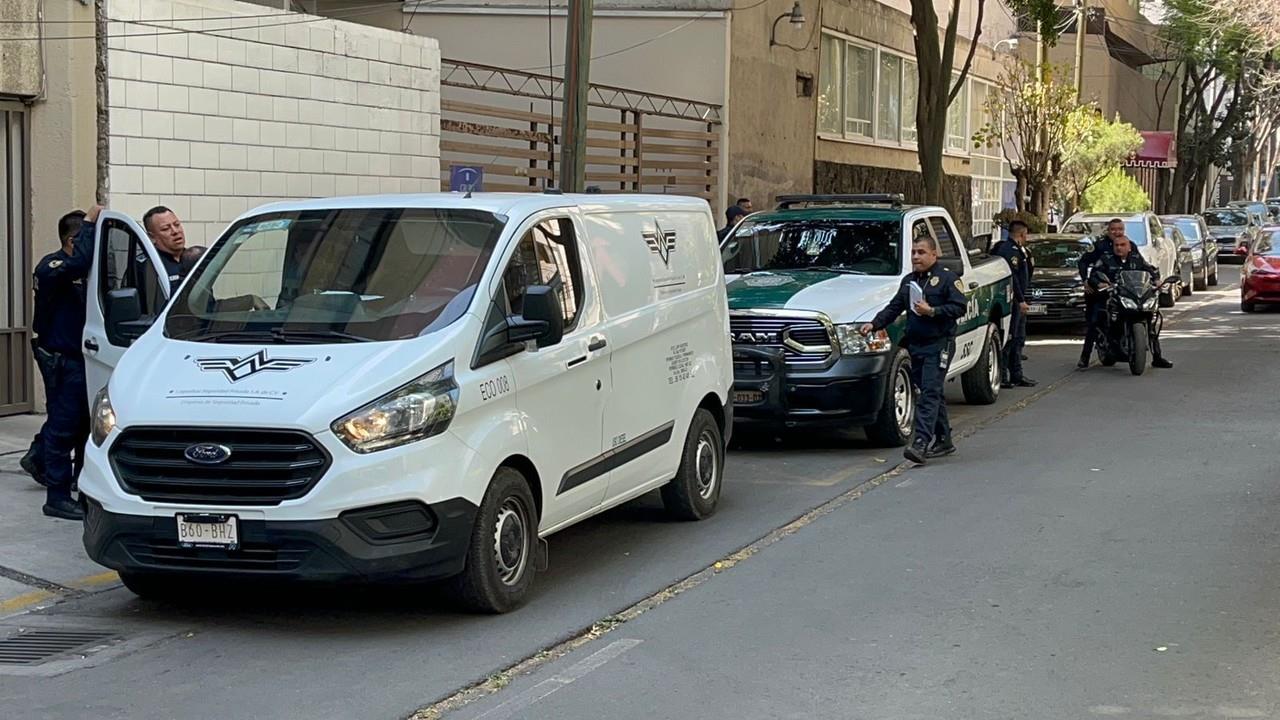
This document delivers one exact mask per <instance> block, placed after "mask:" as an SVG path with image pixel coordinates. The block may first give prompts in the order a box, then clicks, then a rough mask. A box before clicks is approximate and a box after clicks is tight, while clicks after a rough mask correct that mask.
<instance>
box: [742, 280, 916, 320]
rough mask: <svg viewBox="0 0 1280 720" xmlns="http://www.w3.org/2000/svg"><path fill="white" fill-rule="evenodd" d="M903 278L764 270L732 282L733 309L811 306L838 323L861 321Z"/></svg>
mask: <svg viewBox="0 0 1280 720" xmlns="http://www.w3.org/2000/svg"><path fill="white" fill-rule="evenodd" d="M900 281H901V278H898V277H891V276H885V275H845V274H840V273H830V272H821V271H787V270H761V271H758V272H753V273H749V274H747V275H743V276H741V277H738V278H737V279H735V280H734V281H733V282H731V283H729V286H728V291H729V311H730V312H733V311H735V310H757V309H759V310H765V309H768V310H810V311H816V312H823V313H826V314H827V316H828V317H829V318H830V319H831V321H832V322H836V323H851V322H860V321H863V320H866V319H869V318H870V317H871V316H872V315H874V314H875V313H876V312H878V311H879V310H880V309H881V308H883V307H884V306H885V305H886V304H887V303H888V302H889V300H890V299H891V298H892V297H893V295H894V293H895V292H897V290H898V284H899V282H900Z"/></svg>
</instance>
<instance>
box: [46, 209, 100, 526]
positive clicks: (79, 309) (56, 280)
mask: <svg viewBox="0 0 1280 720" xmlns="http://www.w3.org/2000/svg"><path fill="white" fill-rule="evenodd" d="M101 210H102V208H101V207H100V206H95V207H94V208H93V209H91V210H90V211H89V212H88V213H86V214H85V216H84V219H83V221H82V222H81V224H80V232H79V233H78V234H77V235H76V236H75V238H74V239H68V238H65V237H64V238H63V241H62V248H61V249H60V250H58V251H57V252H55V253H50V254H49V255H46V256H44V257H43V258H42V259H41V260H40V262H39V264H37V265H36V270H35V273H34V276H35V294H36V301H35V318H34V321H33V328H34V330H35V334H36V340H35V343H34V347H35V352H36V357H37V358H38V360H39V362H40V364H41V369H42V372H43V374H44V378H45V396H46V400H47V405H48V413H49V414H48V417H47V418H46V419H45V422H44V425H43V426H42V427H41V428H40V439H41V441H42V443H43V445H44V452H43V460H44V462H43V468H42V469H43V471H44V480H45V483H44V485H45V488H46V491H45V492H46V499H45V504H44V514H45V515H48V516H49V517H56V518H63V519H66V520H82V519H84V513H83V512H82V510H81V508H80V505H79V504H78V503H76V502H75V501H74V500H72V499H71V487H72V485H73V484H74V483H75V475H76V470H75V464H74V463H73V460H72V455H73V454H78V453H81V452H83V450H84V443H85V441H86V440H88V438H89V398H88V391H87V390H86V385H85V376H84V356H83V355H82V354H81V350H80V347H81V346H80V343H81V336H82V335H83V334H84V318H85V279H86V278H87V277H88V276H89V269H90V267H91V266H92V264H93V232H94V224H95V223H96V222H97V221H98V213H99V212H101ZM64 219H65V218H64ZM60 225H61V223H60Z"/></svg>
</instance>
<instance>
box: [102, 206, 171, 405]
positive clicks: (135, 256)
mask: <svg viewBox="0 0 1280 720" xmlns="http://www.w3.org/2000/svg"><path fill="white" fill-rule="evenodd" d="M86 282H87V283H88V287H86V288H85V299H86V301H87V302H86V307H85V323H84V357H85V373H86V375H87V377H86V378H85V379H86V380H87V381H88V388H89V401H90V402H92V400H93V397H94V396H95V395H97V394H98V391H99V390H101V389H102V388H103V386H104V385H106V384H107V380H108V379H109V378H110V377H111V372H112V371H113V370H115V368H116V364H117V363H119V362H120V358H121V356H123V355H124V351H125V350H126V349H127V348H128V347H129V345H131V344H132V343H133V341H134V340H135V339H137V338H138V337H140V336H141V335H142V333H144V332H146V330H147V328H148V327H150V326H151V323H152V322H154V321H155V318H156V316H157V315H159V314H160V311H161V310H163V309H164V306H165V304H166V303H167V302H168V301H169V279H168V276H167V275H166V274H165V272H164V264H163V263H161V262H160V255H159V253H157V252H156V249H155V248H154V247H153V246H152V245H151V240H150V238H148V237H147V233H146V231H144V230H143V229H142V228H141V227H140V226H139V225H138V223H136V222H134V220H133V218H131V217H129V216H127V215H124V214H123V213H118V212H114V211H112V210H103V211H102V213H101V214H100V215H99V216H98V226H97V228H95V230H94V236H93V270H92V271H91V272H90V273H89V277H88V278H87V280H86Z"/></svg>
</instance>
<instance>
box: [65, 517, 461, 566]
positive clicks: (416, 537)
mask: <svg viewBox="0 0 1280 720" xmlns="http://www.w3.org/2000/svg"><path fill="white" fill-rule="evenodd" d="M86 501H87V506H88V507H87V512H86V514H85V520H84V547H85V550H86V551H87V552H88V553H89V557H91V558H92V559H93V560H94V561H96V562H98V563H100V564H102V565H105V566H106V567H109V568H111V569H113V570H117V571H120V572H123V573H136V574H173V575H183V576H187V577H191V576H204V577H212V576H241V577H250V578H258V579H263V580H290V581H296V580H305V581H320V582H334V581H342V580H359V581H366V582H377V581H421V580H430V579H434V578H442V577H448V576H450V575H456V574H457V573H459V572H461V571H462V569H463V567H464V564H465V556H466V552H467V546H468V543H469V542H470V538H471V531H472V526H473V524H474V522H475V516H476V512H477V508H476V506H475V505H474V504H473V503H471V502H469V501H467V500H465V499H462V498H454V499H452V500H446V501H443V502H439V503H434V504H431V505H427V504H424V503H404V502H400V503H391V504H387V505H380V506H372V507H369V508H361V509H357V510H352V511H348V512H345V513H343V514H342V515H340V516H339V517H336V518H332V519H325V520H258V519H250V518H241V519H238V526H239V538H240V545H239V547H238V548H237V549H235V550H228V549H221V548H184V547H180V546H179V544H178V540H177V538H178V533H177V520H176V518H175V516H174V515H167V516H165V515H125V514H119V513H113V512H108V511H107V510H105V509H103V507H102V505H101V504H100V503H98V502H97V501H95V500H93V499H92V498H86ZM415 506H416V507H415ZM226 512H227V514H232V515H234V514H235V511H234V509H228V510H227V511H226ZM388 512H390V513H402V512H403V513H405V514H404V515H399V517H400V520H399V521H398V522H397V523H396V524H397V528H396V530H395V531H394V532H390V533H388V532H387V530H388V526H387V524H386V523H383V522H375V523H370V522H366V521H367V520H368V518H370V517H372V516H377V515H381V516H383V517H385V516H386V514H387V513H388Z"/></svg>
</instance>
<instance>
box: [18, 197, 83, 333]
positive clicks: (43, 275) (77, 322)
mask: <svg viewBox="0 0 1280 720" xmlns="http://www.w3.org/2000/svg"><path fill="white" fill-rule="evenodd" d="M92 265H93V223H90V222H85V223H83V224H82V225H81V226H80V234H79V235H77V236H76V239H75V241H74V242H72V245H71V253H70V254H68V253H66V252H65V251H63V250H58V251H57V252H55V253H50V254H48V255H45V256H44V257H43V258H41V260H40V263H39V264H37V265H36V270H35V272H34V273H32V275H33V277H34V280H35V294H36V305H35V312H34V316H35V317H34V318H33V321H32V326H33V327H32V329H33V330H35V333H36V345H38V346H39V347H42V348H44V349H45V350H48V351H50V352H60V353H68V354H79V353H80V338H81V335H83V334H84V317H85V308H84V304H85V278H87V277H88V276H89V268H90V267H91V266H92Z"/></svg>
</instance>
